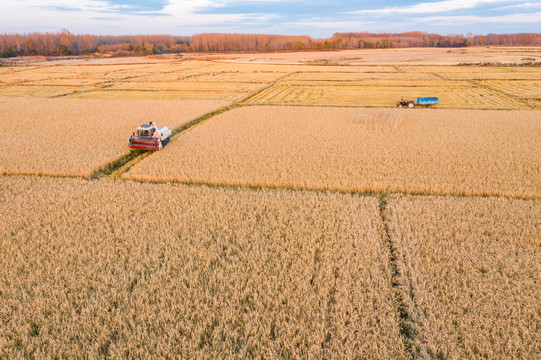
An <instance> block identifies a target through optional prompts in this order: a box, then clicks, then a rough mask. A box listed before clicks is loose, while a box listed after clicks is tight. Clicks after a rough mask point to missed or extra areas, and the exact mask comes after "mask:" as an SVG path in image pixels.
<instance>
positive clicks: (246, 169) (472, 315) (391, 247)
mask: <svg viewBox="0 0 541 360" xmlns="http://www.w3.org/2000/svg"><path fill="white" fill-rule="evenodd" d="M538 54H540V52H539V50H538V49H536V48H498V47H496V48H495V47H491V48H484V47H483V48H467V49H387V50H377V49H373V50H370V51H365V50H359V51H333V52H303V53H267V54H248V53H246V54H234V53H228V54H223V55H222V54H221V55H218V56H211V55H209V54H189V55H187V54H182V55H176V54H172V55H170V56H150V57H141V58H132V57H130V58H90V57H79V58H66V59H56V60H47V59H45V58H36V59H34V58H29V59H25V58H20V59H16V60H10V59H8V60H3V59H0V142H1V143H2V151H0V359H4V358H5V359H12V358H45V359H46V358H90V359H93V358H182V359H184V358H186V359H252V358H265V359H266V358H269V359H275V358H277V359H412V360H413V359H423V360H425V359H426V360H429V359H430V360H432V359H442V360H443V359H445V360H447V359H448V360H454V359H457V360H458V359H538V358H541V345H540V344H541V342H540V335H539V334H541V312H540V310H539V309H541V301H540V300H539V299H541V287H540V286H539V284H540V283H541V267H540V264H541V251H539V250H540V249H541V146H540V143H541V142H540V139H541V120H540V119H541V117H540V116H539V113H540V110H541V83H540V80H539V79H541V67H539V66H515V65H512V64H521V63H524V58H525V57H527V58H528V59H533V58H534V57H536V58H540V57H539V56H540V55H538ZM482 62H485V63H491V64H497V63H500V62H501V63H506V65H505V66H493V65H490V66H477V65H468V66H464V65H458V64H461V63H462V64H463V63H470V64H476V63H477V64H479V63H482ZM421 96H438V97H439V98H440V104H439V105H436V106H435V107H434V108H433V109H397V108H395V107H396V101H397V100H399V99H401V98H407V99H416V98H417V97H421ZM293 105H295V106H293ZM391 108H392V109H391ZM195 119H196V121H193V122H191V120H195ZM149 121H156V122H157V123H158V125H160V126H168V127H170V128H177V129H178V130H179V131H180V130H182V131H181V132H180V133H178V134H177V135H175V136H174V137H173V138H172V140H171V142H170V143H169V144H168V145H166V146H165V147H164V148H163V150H162V151H159V152H155V153H147V152H140V151H133V152H132V151H130V149H129V147H128V144H127V143H128V137H129V135H130V134H131V133H132V132H133V131H134V130H135V128H136V127H137V126H139V125H141V124H142V123H147V122H149ZM182 125H184V126H182ZM181 126H182V127H181ZM105 167H106V168H107V169H108V171H102V170H103V169H104V168H105ZM68 177H69V178H68Z"/></svg>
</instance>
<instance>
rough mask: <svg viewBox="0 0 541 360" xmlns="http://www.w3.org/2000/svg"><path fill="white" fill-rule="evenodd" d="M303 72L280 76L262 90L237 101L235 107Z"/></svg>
mask: <svg viewBox="0 0 541 360" xmlns="http://www.w3.org/2000/svg"><path fill="white" fill-rule="evenodd" d="M301 72H302V71H293V72H290V73H287V74H284V75H282V76H279V77H278V78H276V79H274V80H273V81H271V82H270V83H268V84H267V85H266V86H262V87H261V89H258V90H256V91H254V92H253V93H251V94H249V95H248V96H246V97H244V98H243V99H241V100H239V101H237V102H236V103H235V106H237V105H241V106H242V105H244V104H245V103H247V102H248V101H249V100H251V99H253V98H254V97H256V96H257V95H259V94H261V93H262V92H264V91H265V90H268V89H270V88H272V87H273V86H274V85H276V84H277V83H279V82H280V81H282V80H284V79H285V78H287V77H289V76H291V75H293V74H298V73H301Z"/></svg>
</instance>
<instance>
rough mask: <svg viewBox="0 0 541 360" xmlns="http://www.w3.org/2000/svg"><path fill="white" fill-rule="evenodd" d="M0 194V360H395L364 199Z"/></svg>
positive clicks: (121, 190)
mask: <svg viewBox="0 0 541 360" xmlns="http://www.w3.org/2000/svg"><path fill="white" fill-rule="evenodd" d="M0 189H1V191H0V222H1V223H2V224H3V225H5V226H2V227H0V248H1V249H2V251H1V252H0V262H1V263H2V267H1V268H0V289H1V290H0V291H1V293H0V295H1V297H0V301H1V303H2V306H0V323H1V324H2V326H0V357H7V358H12V357H28V356H30V355H31V354H32V356H35V357H68V358H70V357H79V356H82V357H90V358H96V357H108V356H110V357H113V358H117V357H122V358H126V357H128V358H129V357H149V356H150V357H171V358H175V357H177V356H180V357H182V358H192V357H194V358H212V359H214V358H232V357H241V358H253V357H258V356H265V357H270V358H277V357H283V358H337V359H341V358H375V357H380V356H383V357H385V358H403V357H404V356H405V353H404V348H403V345H402V341H401V338H400V334H399V319H398V313H397V312H396V307H395V304H394V300H393V296H392V290H391V287H390V282H391V281H390V277H391V270H390V262H389V256H388V253H387V252H388V249H387V247H386V245H385V242H384V241H383V238H382V236H381V232H382V228H381V223H380V222H379V216H378V212H377V206H378V201H377V200H376V199H374V198H370V197H357V196H351V195H339V194H317V193H302V192H288V191H273V190H268V191H258V192H254V191H251V190H234V189H213V188H206V187H185V186H170V185H151V184H137V183H133V182H111V181H86V180H78V179H50V178H37V177H0ZM144 194H160V196H159V197H157V196H151V197H146V196H144ZM285 204H287V206H286V205H285ZM149 219H159V224H160V226H165V227H161V229H158V228H156V226H158V224H156V223H154V222H152V221H149Z"/></svg>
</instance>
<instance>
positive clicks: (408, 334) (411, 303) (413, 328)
mask: <svg viewBox="0 0 541 360" xmlns="http://www.w3.org/2000/svg"><path fill="white" fill-rule="evenodd" d="M388 212H389V210H388V208H387V194H383V195H381V196H380V197H379V216H380V218H381V223H382V227H383V230H382V237H383V241H384V242H385V244H386V245H387V248H388V250H389V262H390V265H391V287H392V292H393V294H394V297H395V304H396V311H397V312H398V315H399V327H400V336H401V338H402V341H403V343H404V347H405V348H406V351H407V352H408V354H409V355H410V358H412V359H417V358H419V357H420V355H421V353H425V352H426V349H424V347H422V339H420V337H419V331H418V326H419V325H418V324H417V321H416V319H415V314H416V313H418V310H417V305H416V303H415V298H414V294H413V289H412V288H411V286H408V284H409V281H407V275H406V274H405V273H404V272H403V271H401V269H400V262H405V259H404V258H403V254H401V253H400V250H399V249H398V246H397V245H396V243H395V241H394V240H393V238H392V236H391V231H390V229H389V221H390V220H389V217H388Z"/></svg>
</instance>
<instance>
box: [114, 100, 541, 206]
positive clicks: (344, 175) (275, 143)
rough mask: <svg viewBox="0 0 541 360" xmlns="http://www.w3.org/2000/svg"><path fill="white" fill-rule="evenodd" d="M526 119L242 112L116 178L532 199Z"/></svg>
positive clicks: (535, 177) (534, 183)
mask: <svg viewBox="0 0 541 360" xmlns="http://www.w3.org/2000/svg"><path fill="white" fill-rule="evenodd" d="M540 138H541V122H539V117H538V114H537V112H535V111H512V112H510V111H509V112H508V111H506V112H502V111H475V110H407V109H348V108H314V107H278V106H274V107H272V106H263V107H253V106H250V107H242V108H237V109H233V110H231V111H228V112H226V113H223V114H221V115H219V116H217V117H216V118H213V119H210V120H209V121H207V122H205V123H203V124H202V125H200V126H197V127H195V128H193V130H190V131H188V132H186V133H183V134H182V135H181V136H180V137H179V138H178V139H177V140H175V141H174V142H172V143H171V144H170V145H169V146H168V147H166V148H165V149H164V150H163V151H162V152H160V153H157V154H154V155H153V156H152V159H145V160H143V161H141V162H140V163H139V164H137V165H135V166H134V167H133V168H132V169H131V170H130V171H129V172H128V173H127V174H125V175H124V176H125V177H129V178H139V179H145V180H160V181H169V180H177V181H181V182H188V183H189V182H194V183H211V184H227V185H249V186H255V187H260V186H270V187H288V188H296V189H332V190H341V191H361V192H387V191H391V192H406V193H433V194H463V195H486V194H498V195H509V196H517V197H540V196H541V147H539V139H540Z"/></svg>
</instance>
